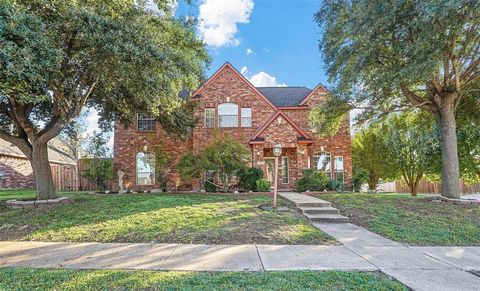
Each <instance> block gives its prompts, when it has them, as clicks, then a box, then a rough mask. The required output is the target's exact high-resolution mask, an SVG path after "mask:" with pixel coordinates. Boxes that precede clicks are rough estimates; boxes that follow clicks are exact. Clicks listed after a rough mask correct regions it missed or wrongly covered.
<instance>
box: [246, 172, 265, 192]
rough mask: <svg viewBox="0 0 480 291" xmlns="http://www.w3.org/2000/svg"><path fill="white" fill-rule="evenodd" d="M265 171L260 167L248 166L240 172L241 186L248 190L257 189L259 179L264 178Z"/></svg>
mask: <svg viewBox="0 0 480 291" xmlns="http://www.w3.org/2000/svg"><path fill="white" fill-rule="evenodd" d="M262 177H263V171H262V169H260V168H248V169H247V170H246V171H242V172H241V173H240V187H242V188H243V189H244V190H246V191H256V190H257V181H258V180H260V179H262Z"/></svg>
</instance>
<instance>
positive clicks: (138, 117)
mask: <svg viewBox="0 0 480 291" xmlns="http://www.w3.org/2000/svg"><path fill="white" fill-rule="evenodd" d="M140 114H148V115H152V114H150V113H144V112H142V113H137V131H140V132H152V131H155V130H156V129H157V128H156V125H155V124H154V129H148V130H142V129H139V127H138V125H139V121H140ZM142 120H153V121H154V122H155V117H150V118H143V119H142Z"/></svg>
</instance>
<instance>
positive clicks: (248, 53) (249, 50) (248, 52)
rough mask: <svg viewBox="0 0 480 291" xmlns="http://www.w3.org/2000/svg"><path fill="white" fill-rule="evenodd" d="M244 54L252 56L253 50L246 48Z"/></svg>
mask: <svg viewBox="0 0 480 291" xmlns="http://www.w3.org/2000/svg"><path fill="white" fill-rule="evenodd" d="M245 53H246V54H247V55H250V54H253V50H252V49H251V48H247V50H246V51H245Z"/></svg>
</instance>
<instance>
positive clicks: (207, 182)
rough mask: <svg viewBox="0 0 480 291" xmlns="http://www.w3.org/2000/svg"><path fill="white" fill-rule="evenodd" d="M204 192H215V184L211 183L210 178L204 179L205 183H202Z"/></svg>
mask: <svg viewBox="0 0 480 291" xmlns="http://www.w3.org/2000/svg"><path fill="white" fill-rule="evenodd" d="M203 187H204V188H205V191H206V192H216V191H217V186H215V184H214V183H213V181H212V180H205V184H204V185H203Z"/></svg>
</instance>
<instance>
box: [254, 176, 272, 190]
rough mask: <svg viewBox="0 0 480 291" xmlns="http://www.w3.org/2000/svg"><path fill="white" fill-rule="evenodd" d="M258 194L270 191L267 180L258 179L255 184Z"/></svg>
mask: <svg viewBox="0 0 480 291" xmlns="http://www.w3.org/2000/svg"><path fill="white" fill-rule="evenodd" d="M255 185H256V188H257V191H258V192H268V191H270V182H268V180H267V179H260V180H257V181H256V182H255Z"/></svg>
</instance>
